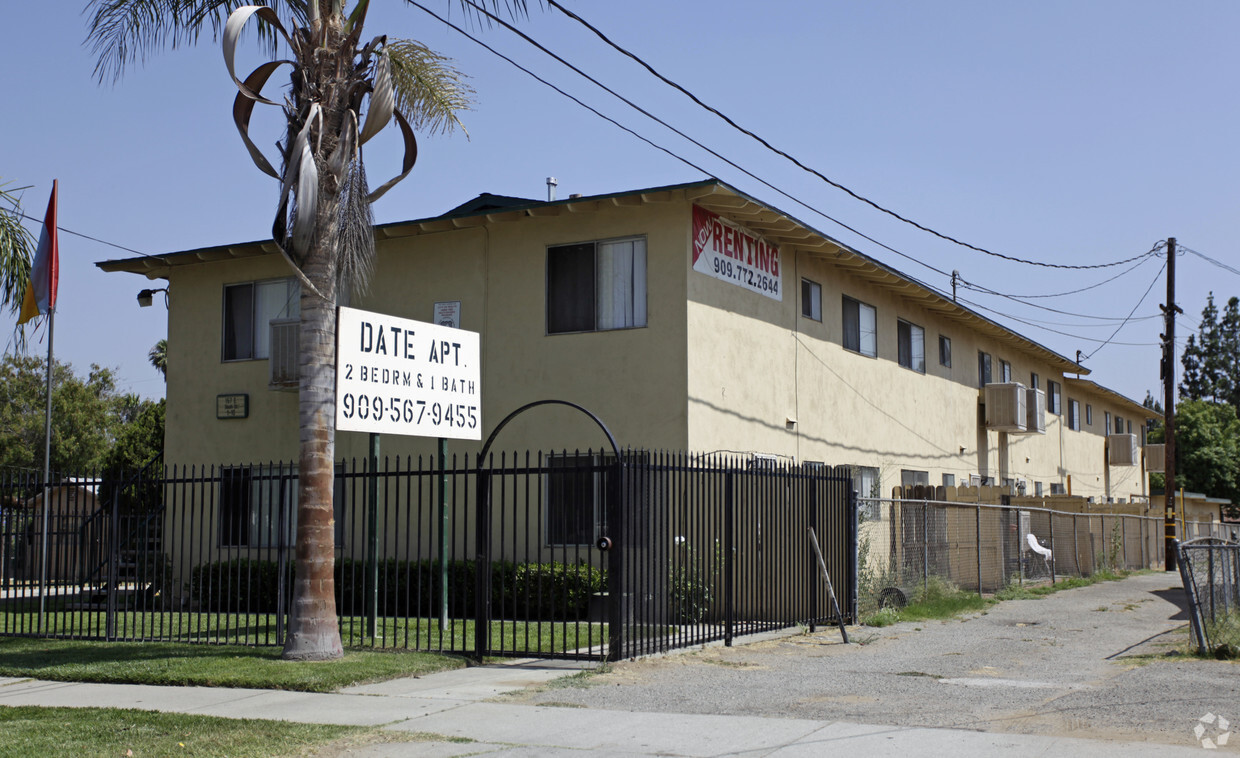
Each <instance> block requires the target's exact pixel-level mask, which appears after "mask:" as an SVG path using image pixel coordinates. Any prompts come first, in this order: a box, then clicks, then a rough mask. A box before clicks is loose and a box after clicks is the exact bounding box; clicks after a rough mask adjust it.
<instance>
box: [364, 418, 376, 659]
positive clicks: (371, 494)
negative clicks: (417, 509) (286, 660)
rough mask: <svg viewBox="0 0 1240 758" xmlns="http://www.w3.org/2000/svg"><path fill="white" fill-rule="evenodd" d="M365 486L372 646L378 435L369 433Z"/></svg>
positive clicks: (373, 639)
mask: <svg viewBox="0 0 1240 758" xmlns="http://www.w3.org/2000/svg"><path fill="white" fill-rule="evenodd" d="M366 479H367V481H366V483H367V485H369V486H368V487H367V488H366V531H367V535H366V536H367V540H366V568H367V569H368V570H367V572H366V581H365V582H364V583H363V586H364V585H365V584H369V585H370V591H369V592H367V593H366V626H367V627H368V629H367V633H368V636H369V637H370V644H371V645H372V646H373V645H375V644H376V643H377V641H378V638H379V435H378V434H377V433H375V432H371V433H370V476H368V477H367V478H366Z"/></svg>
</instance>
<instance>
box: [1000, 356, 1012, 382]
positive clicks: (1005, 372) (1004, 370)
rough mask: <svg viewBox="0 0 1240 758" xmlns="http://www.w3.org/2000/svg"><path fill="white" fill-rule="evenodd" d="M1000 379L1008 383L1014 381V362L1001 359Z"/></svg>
mask: <svg viewBox="0 0 1240 758" xmlns="http://www.w3.org/2000/svg"><path fill="white" fill-rule="evenodd" d="M999 381H1001V382H1004V383H1007V382H1010V381H1012V364H1011V363H1009V362H1007V361H1005V360H1000V361H999Z"/></svg>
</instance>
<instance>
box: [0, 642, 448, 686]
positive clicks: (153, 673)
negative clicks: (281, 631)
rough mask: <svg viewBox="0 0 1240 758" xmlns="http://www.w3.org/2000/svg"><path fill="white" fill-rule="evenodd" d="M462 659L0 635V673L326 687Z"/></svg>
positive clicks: (439, 667) (95, 679) (414, 672)
mask: <svg viewBox="0 0 1240 758" xmlns="http://www.w3.org/2000/svg"><path fill="white" fill-rule="evenodd" d="M464 665H466V662H465V660H464V659H463V658H460V657H456V656H447V655H440V654H437V653H419V652H383V651H376V650H358V649H352V648H350V649H347V650H346V651H345V655H344V658H342V659H340V660H338V661H325V662H320V663H302V662H291V661H282V660H280V649H279V648H273V647H261V648H259V647H245V646H240V645H185V644H178V643H168V642H153V643H147V642H87V641H82V640H49V639H34V638H28V637H9V638H0V676H11V677H31V678H35V679H50V680H54V681H66V682H110V683H118V682H124V683H131V684H163V685H200V686H205V687H253V688H259V689H278V690H300V691H303V692H333V691H335V690H338V689H340V688H341V687H347V686H349V685H352V684H361V683H364V682H375V681H382V680H385V679H394V678H396V677H401V676H420V675H422V674H428V673H432V672H435V671H442V670H445V669H452V668H459V667H462V666H464Z"/></svg>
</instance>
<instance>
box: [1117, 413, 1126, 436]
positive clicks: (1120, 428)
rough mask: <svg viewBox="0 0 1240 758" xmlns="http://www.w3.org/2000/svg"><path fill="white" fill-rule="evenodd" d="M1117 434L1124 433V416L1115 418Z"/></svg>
mask: <svg viewBox="0 0 1240 758" xmlns="http://www.w3.org/2000/svg"><path fill="white" fill-rule="evenodd" d="M1115 433H1116V434H1123V433H1124V417H1123V416H1116V417H1115Z"/></svg>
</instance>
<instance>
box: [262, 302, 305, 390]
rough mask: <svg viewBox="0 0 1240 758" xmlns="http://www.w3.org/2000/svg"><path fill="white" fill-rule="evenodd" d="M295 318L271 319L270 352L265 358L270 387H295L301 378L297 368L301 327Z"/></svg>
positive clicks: (280, 388) (283, 388)
mask: <svg viewBox="0 0 1240 758" xmlns="http://www.w3.org/2000/svg"><path fill="white" fill-rule="evenodd" d="M299 324H300V322H299V320H298V319H295V318H282V319H272V320H271V353H270V355H269V356H268V358H267V367H268V380H267V386H268V387H269V388H271V389H279V390H288V389H292V390H295V389H297V386H298V384H299V383H300V379H301V371H300V370H299V369H298V365H299V364H300V355H301V338H300V334H301V328H300V325H299Z"/></svg>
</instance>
